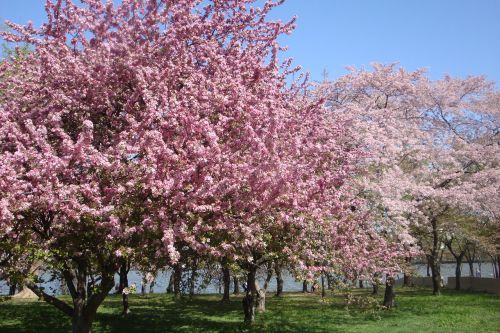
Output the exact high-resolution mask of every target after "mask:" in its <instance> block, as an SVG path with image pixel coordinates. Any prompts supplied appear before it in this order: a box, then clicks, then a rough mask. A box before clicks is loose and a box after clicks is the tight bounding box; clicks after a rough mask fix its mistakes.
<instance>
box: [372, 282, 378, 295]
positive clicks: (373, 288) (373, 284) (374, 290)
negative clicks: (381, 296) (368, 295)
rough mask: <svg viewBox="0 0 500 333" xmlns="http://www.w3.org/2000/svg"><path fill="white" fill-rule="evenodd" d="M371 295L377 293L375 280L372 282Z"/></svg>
mask: <svg viewBox="0 0 500 333" xmlns="http://www.w3.org/2000/svg"><path fill="white" fill-rule="evenodd" d="M372 295H378V283H377V282H373V283H372Z"/></svg>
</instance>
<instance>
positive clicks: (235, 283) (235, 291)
mask: <svg viewBox="0 0 500 333" xmlns="http://www.w3.org/2000/svg"><path fill="white" fill-rule="evenodd" d="M239 293H240V281H238V277H237V276H233V294H234V295H238V294H239Z"/></svg>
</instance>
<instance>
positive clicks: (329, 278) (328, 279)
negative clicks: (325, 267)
mask: <svg viewBox="0 0 500 333" xmlns="http://www.w3.org/2000/svg"><path fill="white" fill-rule="evenodd" d="M326 282H327V285H328V289H329V290H331V289H333V277H332V276H331V274H330V273H326Z"/></svg>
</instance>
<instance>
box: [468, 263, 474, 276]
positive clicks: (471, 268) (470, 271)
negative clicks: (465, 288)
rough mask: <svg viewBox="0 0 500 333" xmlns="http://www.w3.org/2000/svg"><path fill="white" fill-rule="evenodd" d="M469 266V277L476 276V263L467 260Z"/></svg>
mask: <svg viewBox="0 0 500 333" xmlns="http://www.w3.org/2000/svg"><path fill="white" fill-rule="evenodd" d="M467 263H468V264H469V276H474V261H469V260H467Z"/></svg>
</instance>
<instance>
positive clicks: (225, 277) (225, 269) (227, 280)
mask: <svg viewBox="0 0 500 333" xmlns="http://www.w3.org/2000/svg"><path fill="white" fill-rule="evenodd" d="M222 283H223V285H224V294H223V296H222V302H229V293H230V291H229V290H230V287H231V274H230V271H229V266H228V265H227V262H226V260H223V261H222Z"/></svg>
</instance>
